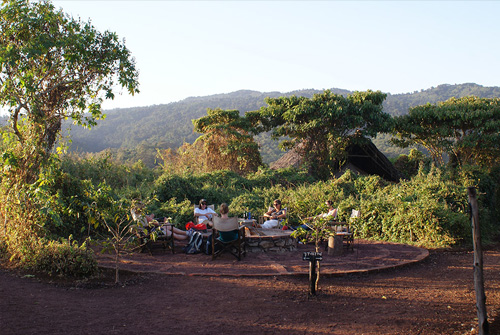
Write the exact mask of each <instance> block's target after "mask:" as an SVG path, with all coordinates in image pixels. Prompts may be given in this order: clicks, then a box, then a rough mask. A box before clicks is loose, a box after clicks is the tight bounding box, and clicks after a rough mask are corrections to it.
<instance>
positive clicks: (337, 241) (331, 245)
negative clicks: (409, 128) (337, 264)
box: [328, 235, 344, 256]
mask: <svg viewBox="0 0 500 335" xmlns="http://www.w3.org/2000/svg"><path fill="white" fill-rule="evenodd" d="M343 244H344V237H343V236H342V235H330V237H328V255H329V256H342V255H343V253H344V248H343Z"/></svg>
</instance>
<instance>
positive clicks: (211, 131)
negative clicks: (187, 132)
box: [193, 109, 262, 174]
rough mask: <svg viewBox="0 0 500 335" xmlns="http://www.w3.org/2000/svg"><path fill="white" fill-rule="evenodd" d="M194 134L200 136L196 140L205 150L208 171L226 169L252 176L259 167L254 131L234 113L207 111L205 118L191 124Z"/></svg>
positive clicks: (260, 163) (259, 159) (217, 110)
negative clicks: (251, 173) (197, 133)
mask: <svg viewBox="0 0 500 335" xmlns="http://www.w3.org/2000/svg"><path fill="white" fill-rule="evenodd" d="M193 125H194V130H195V131H197V132H199V133H202V135H201V136H200V137H199V138H198V139H197V140H196V141H197V142H198V143H203V146H204V148H205V155H204V161H202V160H201V159H200V161H198V162H194V163H197V164H205V165H206V167H207V170H208V171H214V170H220V169H228V170H232V171H234V172H237V173H240V174H246V173H249V172H255V171H256V170H257V168H258V167H259V166H260V165H262V159H261V156H260V153H259V146H258V144H257V143H256V142H255V141H254V139H253V135H252V132H253V127H252V124H251V123H250V122H249V120H248V119H246V118H245V117H241V116H240V113H239V111H237V110H222V109H208V110H207V115H206V116H203V117H201V118H199V119H196V120H193Z"/></svg>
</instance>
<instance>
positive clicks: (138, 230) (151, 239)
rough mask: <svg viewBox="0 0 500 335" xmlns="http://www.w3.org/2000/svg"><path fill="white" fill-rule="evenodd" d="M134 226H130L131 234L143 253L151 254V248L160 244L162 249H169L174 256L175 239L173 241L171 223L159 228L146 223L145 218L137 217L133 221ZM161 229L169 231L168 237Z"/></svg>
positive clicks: (172, 226)
mask: <svg viewBox="0 0 500 335" xmlns="http://www.w3.org/2000/svg"><path fill="white" fill-rule="evenodd" d="M135 222H136V224H135V225H133V226H132V229H133V232H134V233H135V235H136V236H137V239H138V240H139V243H140V247H141V251H142V252H144V251H145V250H148V251H149V253H151V249H152V247H153V246H155V245H157V244H160V245H161V246H162V247H163V249H167V247H168V248H170V249H171V250H172V253H173V254H175V242H174V241H175V239H174V225H173V224H171V223H163V224H161V226H156V225H154V224H152V223H148V222H147V220H146V218H145V217H142V216H140V217H138V218H137V219H136V220H135ZM161 227H164V229H165V230H168V229H170V236H168V235H167V233H166V231H165V232H164V231H163V230H162V229H161Z"/></svg>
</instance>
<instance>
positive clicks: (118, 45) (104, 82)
mask: <svg viewBox="0 0 500 335" xmlns="http://www.w3.org/2000/svg"><path fill="white" fill-rule="evenodd" d="M137 77H138V71H137V70H136V68H135V64H134V59H133V58H132V57H131V55H130V52H129V50H128V49H127V48H126V47H125V45H124V43H123V42H120V41H119V40H118V37H117V35H116V34H114V33H111V32H108V31H106V32H104V33H101V32H99V31H97V30H96V29H95V28H94V27H93V26H92V25H91V24H90V22H89V23H84V22H81V21H80V20H76V19H73V18H72V17H69V16H67V15H66V14H64V13H63V12H62V11H60V10H55V8H54V6H53V5H52V4H51V3H50V1H28V0H11V1H3V2H2V5H1V7H0V107H2V108H3V109H4V110H7V111H8V113H9V120H10V127H9V129H8V130H2V142H3V143H2V145H1V148H2V153H1V156H0V169H2V172H3V174H2V176H1V181H0V183H1V185H0V200H1V203H0V209H1V210H0V213H1V215H2V216H3V219H4V235H5V236H6V238H7V239H8V243H7V244H8V245H9V247H12V246H13V245H15V244H16V243H26V244H25V245H24V246H23V245H21V246H20V247H18V249H17V250H18V251H21V253H22V252H23V251H26V250H29V249H30V246H28V245H27V243H29V242H26V241H28V240H34V242H33V243H37V241H36V237H37V236H38V233H40V232H43V230H42V229H40V228H43V225H44V224H45V222H46V221H47V218H46V217H44V216H43V215H44V214H43V213H44V210H42V209H44V208H49V209H50V201H51V199H50V197H51V195H50V194H48V193H47V192H45V191H44V190H45V189H46V188H47V187H46V186H47V184H48V183H51V182H52V181H48V180H47V179H46V178H49V177H50V176H51V173H44V169H45V170H46V171H49V170H50V169H57V164H56V163H55V161H54V159H53V158H54V156H53V155H52V150H53V148H54V145H55V143H56V141H57V139H58V137H59V136H60V130H61V123H62V120H65V119H68V118H69V119H72V120H73V121H74V123H76V124H79V125H83V126H86V127H92V126H94V125H95V124H96V123H97V121H98V120H99V119H100V118H102V117H103V114H102V111H101V103H102V101H103V100H104V99H112V98H113V97H114V91H115V89H116V88H117V86H121V87H122V88H125V89H126V90H127V91H128V92H129V93H130V94H134V93H137V92H138V81H137ZM10 251H11V252H12V250H10ZM13 254H14V252H13Z"/></svg>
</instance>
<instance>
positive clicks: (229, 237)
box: [218, 203, 238, 243]
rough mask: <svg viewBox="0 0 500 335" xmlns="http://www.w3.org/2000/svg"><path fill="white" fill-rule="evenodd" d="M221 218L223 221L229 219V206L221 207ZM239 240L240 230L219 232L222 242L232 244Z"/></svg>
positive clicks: (223, 205)
mask: <svg viewBox="0 0 500 335" xmlns="http://www.w3.org/2000/svg"><path fill="white" fill-rule="evenodd" d="M219 212H220V218H221V219H229V216H228V215H227V214H228V213H229V206H228V205H227V204H225V203H224V204H222V205H220V210H219ZM237 238H238V229H236V230H230V231H219V237H218V239H219V240H220V241H222V242H226V243H227V242H232V241H234V240H236V239H237Z"/></svg>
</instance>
